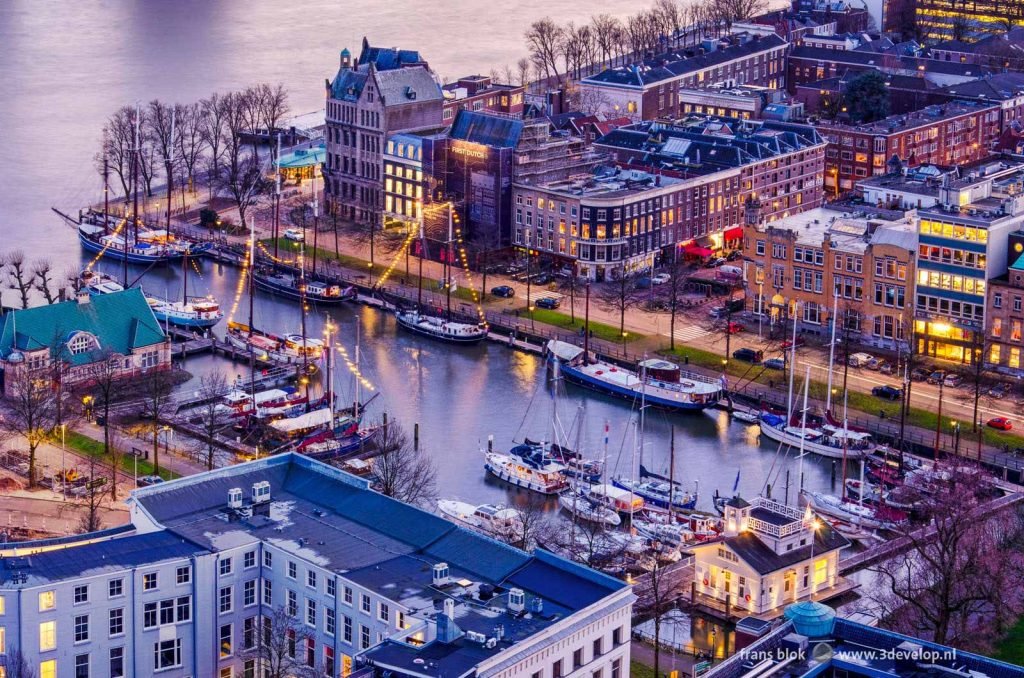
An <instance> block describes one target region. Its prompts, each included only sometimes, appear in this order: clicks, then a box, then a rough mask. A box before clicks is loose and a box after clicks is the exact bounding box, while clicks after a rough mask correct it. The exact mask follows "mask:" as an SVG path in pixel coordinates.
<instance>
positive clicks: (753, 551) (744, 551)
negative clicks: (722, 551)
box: [725, 523, 850, 574]
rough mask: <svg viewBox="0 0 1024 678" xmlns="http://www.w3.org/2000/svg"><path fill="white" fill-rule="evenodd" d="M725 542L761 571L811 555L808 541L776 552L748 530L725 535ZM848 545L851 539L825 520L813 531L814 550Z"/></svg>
mask: <svg viewBox="0 0 1024 678" xmlns="http://www.w3.org/2000/svg"><path fill="white" fill-rule="evenodd" d="M725 543H726V544H727V545H728V546H729V548H731V549H732V550H733V551H734V552H735V553H736V555H737V556H739V558H740V559H741V560H743V562H745V563H746V564H747V565H750V566H751V567H752V568H754V569H755V570H757V571H758V573H760V574H769V573H771V572H777V571H779V570H782V569H785V568H787V567H790V566H791V565H794V564H796V563H799V562H802V561H804V560H807V559H808V558H810V557H811V547H810V545H807V546H804V547H803V548H794V549H793V550H792V551H787V552H786V553H783V554H782V555H779V554H777V553H775V551H773V550H771V549H770V548H768V547H767V546H766V545H765V544H764V543H763V542H762V541H761V540H760V539H758V538H757V535H755V534H754V533H753V532H751V531H749V530H748V531H746V532H741V533H740V534H738V535H737V536H735V537H728V538H726V540H725ZM849 545H850V541H849V540H848V539H847V538H846V537H844V536H843V535H841V534H839V532H838V531H837V530H836V529H835V528H833V527H832V526H831V525H829V524H827V523H826V524H823V525H822V526H821V527H820V528H818V530H817V531H816V532H815V537H814V551H815V552H817V553H825V552H826V551H832V550H833V549H841V548H845V547H847V546H849Z"/></svg>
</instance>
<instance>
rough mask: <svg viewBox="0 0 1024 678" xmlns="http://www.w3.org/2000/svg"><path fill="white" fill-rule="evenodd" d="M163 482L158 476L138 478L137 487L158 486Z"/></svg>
mask: <svg viewBox="0 0 1024 678" xmlns="http://www.w3.org/2000/svg"><path fill="white" fill-rule="evenodd" d="M162 482H164V479H163V478H161V477H160V476H140V477H139V487H148V486H150V485H159V484H160V483H162Z"/></svg>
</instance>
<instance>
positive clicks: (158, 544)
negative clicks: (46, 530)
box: [0, 532, 207, 588]
mask: <svg viewBox="0 0 1024 678" xmlns="http://www.w3.org/2000/svg"><path fill="white" fill-rule="evenodd" d="M206 552H207V551H206V549H203V548H201V547H200V546H199V545H197V544H195V543H193V542H191V541H188V540H186V539H183V538H182V537H180V536H178V535H175V534H171V533H170V532H155V533H149V534H137V535H132V536H128V537H115V538H113V539H108V540H103V541H96V542H92V543H89V544H82V545H73V544H69V545H68V548H64V549H55V550H53V551H43V552H41V553H37V554H34V555H31V556H23V557H10V558H4V559H3V560H2V561H0V562H2V563H3V567H0V585H3V586H4V587H26V588H27V587H33V586H40V585H43V584H47V583H50V582H56V581H61V580H64V579H71V578H74V577H82V576H93V575H97V574H102V573H105V572H120V571H122V570H126V569H129V568H133V567H141V566H145V565H155V564H157V563H161V562H165V561H170V560H181V559H183V558H188V557H189V556H192V555H198V554H201V553H206ZM17 574H23V575H25V579H24V581H23V582H22V583H17V579H18V578H17V577H16V576H15V575H17Z"/></svg>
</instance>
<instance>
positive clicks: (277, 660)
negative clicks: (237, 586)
mask: <svg viewBox="0 0 1024 678" xmlns="http://www.w3.org/2000/svg"><path fill="white" fill-rule="evenodd" d="M314 639H315V635H314V633H313V631H312V629H310V627H308V626H306V625H305V624H303V623H302V622H301V621H300V620H299V619H297V618H296V617H295V616H293V615H290V614H288V611H287V610H285V609H284V608H283V607H277V608H275V609H274V611H273V612H271V614H270V615H268V616H262V617H260V628H259V631H258V632H257V633H256V638H254V639H253V640H254V641H255V643H254V645H253V646H252V647H250V648H249V649H243V650H242V652H241V655H242V658H243V659H245V660H250V659H252V660H255V661H256V663H257V664H258V665H259V666H260V667H262V668H261V673H260V675H261V676H262V677H263V678H316V677H317V676H322V675H324V673H325V672H324V671H322V670H317V668H316V667H314V666H309V665H308V664H307V663H306V643H307V641H311V640H314ZM243 644H245V643H243ZM327 673H332V674H333V670H331V671H328V672H327Z"/></svg>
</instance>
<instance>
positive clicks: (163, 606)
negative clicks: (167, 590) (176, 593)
mask: <svg viewBox="0 0 1024 678" xmlns="http://www.w3.org/2000/svg"><path fill="white" fill-rule="evenodd" d="M173 623H174V599H173V598H168V599H167V600H161V601H160V625H161V626H163V625H164V624H173Z"/></svg>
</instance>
